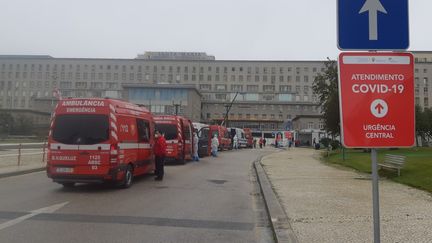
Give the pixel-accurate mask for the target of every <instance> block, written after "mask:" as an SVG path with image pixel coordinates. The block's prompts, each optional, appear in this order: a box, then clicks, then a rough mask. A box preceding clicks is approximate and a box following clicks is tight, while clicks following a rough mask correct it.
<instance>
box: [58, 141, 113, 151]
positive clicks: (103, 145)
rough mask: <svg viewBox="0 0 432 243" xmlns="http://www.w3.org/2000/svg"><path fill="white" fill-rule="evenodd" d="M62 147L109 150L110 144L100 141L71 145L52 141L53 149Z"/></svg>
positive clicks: (67, 148)
mask: <svg viewBox="0 0 432 243" xmlns="http://www.w3.org/2000/svg"><path fill="white" fill-rule="evenodd" d="M58 147H60V150H78V149H79V150H99V148H100V149H101V150H109V149H110V144H106V143H100V144H92V145H75V144H74V145H70V144H62V143H52V144H51V147H50V148H51V149H58Z"/></svg>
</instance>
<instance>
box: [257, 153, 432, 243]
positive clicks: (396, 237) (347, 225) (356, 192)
mask: <svg viewBox="0 0 432 243" xmlns="http://www.w3.org/2000/svg"><path fill="white" fill-rule="evenodd" d="M318 158H319V152H318V151H315V150H312V149H301V148H293V149H291V150H287V151H283V152H280V153H274V154H271V155H269V156H265V157H264V158H263V159H262V161H261V163H262V165H263V167H264V169H265V171H266V173H267V175H268V177H269V179H270V181H271V184H272V185H273V188H274V190H275V192H276V194H277V196H278V198H279V201H280V202H281V204H282V206H283V208H284V210H285V212H286V213H287V215H288V217H289V219H290V223H291V226H292V228H293V229H294V232H295V233H296V235H297V238H298V240H299V242H305V243H312V242H320V243H321V242H332V243H333V242H343V243H346V242H350V243H351V242H373V219H372V184H371V180H369V179H368V178H369V176H368V175H365V174H360V173H357V172H354V171H352V170H350V169H345V168H338V167H332V166H329V165H325V164H323V163H321V162H320V161H319V160H318ZM379 186H380V188H379V189H380V216H381V241H382V242H416V243H417V242H432V230H431V226H432V196H431V195H430V194H429V193H426V192H423V191H420V190H417V189H414V188H410V187H408V186H405V185H401V184H397V183H394V182H391V181H388V180H381V181H380V185H379Z"/></svg>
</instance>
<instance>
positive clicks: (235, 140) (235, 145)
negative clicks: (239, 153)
mask: <svg viewBox="0 0 432 243" xmlns="http://www.w3.org/2000/svg"><path fill="white" fill-rule="evenodd" d="M233 141H234V149H238V137H237V134H236V135H234V139H233Z"/></svg>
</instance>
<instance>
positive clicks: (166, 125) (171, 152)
mask: <svg viewBox="0 0 432 243" xmlns="http://www.w3.org/2000/svg"><path fill="white" fill-rule="evenodd" d="M154 119H155V123H156V130H158V131H159V132H161V133H163V134H165V140H166V144H167V154H166V157H165V160H166V161H176V162H179V163H181V164H184V163H185V162H186V160H192V154H193V151H192V149H193V148H192V147H193V137H192V131H193V125H192V122H191V121H190V120H189V119H187V118H184V117H182V116H173V115H163V116H155V117H154Z"/></svg>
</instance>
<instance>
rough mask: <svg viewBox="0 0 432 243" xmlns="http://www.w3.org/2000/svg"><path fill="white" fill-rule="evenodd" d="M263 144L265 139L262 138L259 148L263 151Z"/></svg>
mask: <svg viewBox="0 0 432 243" xmlns="http://www.w3.org/2000/svg"><path fill="white" fill-rule="evenodd" d="M263 143H264V139H263V138H262V137H260V139H259V146H260V149H262V147H263Z"/></svg>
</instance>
